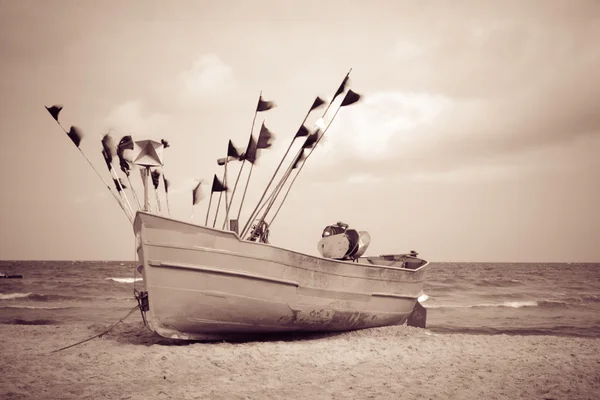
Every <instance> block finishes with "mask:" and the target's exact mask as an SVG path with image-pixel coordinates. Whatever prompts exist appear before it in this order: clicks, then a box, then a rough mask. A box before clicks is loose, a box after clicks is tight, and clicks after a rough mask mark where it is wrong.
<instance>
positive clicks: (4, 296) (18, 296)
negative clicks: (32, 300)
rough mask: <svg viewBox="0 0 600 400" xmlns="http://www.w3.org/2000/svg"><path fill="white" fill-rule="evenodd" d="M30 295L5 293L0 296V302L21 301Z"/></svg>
mask: <svg viewBox="0 0 600 400" xmlns="http://www.w3.org/2000/svg"><path fill="white" fill-rule="evenodd" d="M31 295H32V293H6V294H0V300H13V299H22V298H24V297H29V296H31Z"/></svg>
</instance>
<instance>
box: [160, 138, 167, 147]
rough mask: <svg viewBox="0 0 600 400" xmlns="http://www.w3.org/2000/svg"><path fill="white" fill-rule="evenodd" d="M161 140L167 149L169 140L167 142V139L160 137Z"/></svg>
mask: <svg viewBox="0 0 600 400" xmlns="http://www.w3.org/2000/svg"><path fill="white" fill-rule="evenodd" d="M160 142H161V143H162V145H163V147H164V148H165V149H166V148H167V147H169V142H167V141H166V140H165V139H160Z"/></svg>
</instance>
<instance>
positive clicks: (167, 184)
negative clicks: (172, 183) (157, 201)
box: [162, 174, 169, 193]
mask: <svg viewBox="0 0 600 400" xmlns="http://www.w3.org/2000/svg"><path fill="white" fill-rule="evenodd" d="M162 177H163V184H164V185H165V193H169V181H168V180H167V178H165V174H163V176H162Z"/></svg>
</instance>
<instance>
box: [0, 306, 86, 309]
mask: <svg viewBox="0 0 600 400" xmlns="http://www.w3.org/2000/svg"><path fill="white" fill-rule="evenodd" d="M72 308H77V307H62V306H28V305H16V306H13V305H10V306H0V310H6V309H26V310H68V309H72Z"/></svg>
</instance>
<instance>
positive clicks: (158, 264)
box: [148, 260, 423, 300]
mask: <svg viewBox="0 0 600 400" xmlns="http://www.w3.org/2000/svg"><path fill="white" fill-rule="evenodd" d="M148 265H150V266H151V267H154V268H176V269H191V270H194V271H202V272H208V273H214V274H220V275H233V276H238V277H242V278H248V279H254V280H259V281H267V282H272V283H278V284H281V285H287V286H293V287H296V288H300V289H309V288H308V287H307V286H304V285H302V284H300V283H298V282H296V281H292V280H289V279H281V278H272V277H268V276H263V275H255V274H251V273H248V272H239V271H232V270H229V269H219V268H211V267H207V266H204V265H197V264H189V263H180V262H175V261H159V260H148ZM359 279H368V278H359ZM371 280H373V279H371ZM396 282H398V281H396ZM403 283H408V282H403ZM153 286H157V285H153ZM161 287H162V286H161ZM310 289H316V288H310ZM317 290H323V289H317ZM325 291H327V292H335V293H343V294H364V293H359V292H340V291H337V290H330V289H326V290H325ZM420 293H421V294H423V289H421V291H420ZM364 295H366V296H370V297H373V296H374V297H392V298H397V299H409V300H414V299H416V298H418V296H417V297H415V296H412V295H406V294H398V293H391V292H390V293H385V292H372V293H370V294H368V295H367V294H364ZM419 296H420V295H419Z"/></svg>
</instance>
